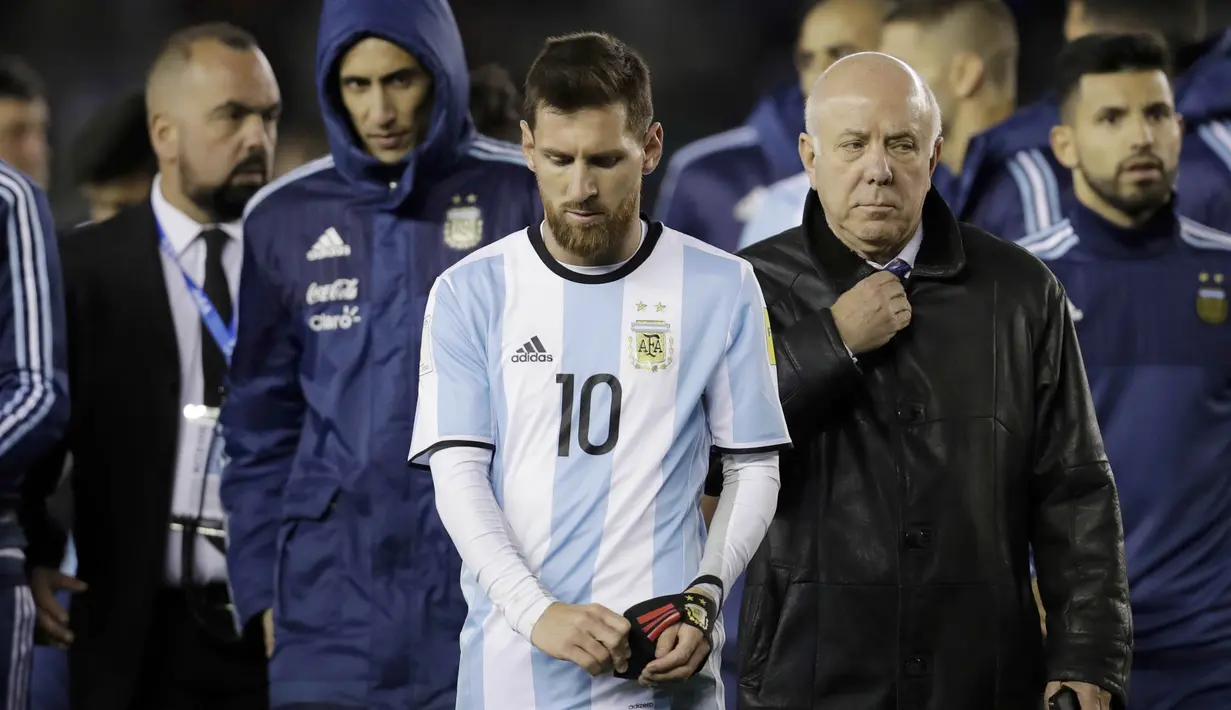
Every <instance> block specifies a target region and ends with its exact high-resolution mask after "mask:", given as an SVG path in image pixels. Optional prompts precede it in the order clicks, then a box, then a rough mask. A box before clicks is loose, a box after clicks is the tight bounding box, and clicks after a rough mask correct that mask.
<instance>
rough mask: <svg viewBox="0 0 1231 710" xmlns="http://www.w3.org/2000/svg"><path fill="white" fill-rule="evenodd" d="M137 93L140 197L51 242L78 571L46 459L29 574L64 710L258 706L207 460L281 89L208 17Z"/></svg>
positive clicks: (32, 496)
mask: <svg viewBox="0 0 1231 710" xmlns="http://www.w3.org/2000/svg"><path fill="white" fill-rule="evenodd" d="M146 103H147V107H148V113H149V130H150V140H151V143H152V144H153V147H154V151H155V153H156V154H157V156H158V167H159V175H158V177H157V178H155V181H154V185H153V188H152V190H151V193H150V199H149V201H147V202H145V203H144V204H142V205H139V206H137V207H133V208H130V209H128V210H125V211H123V212H121V213H119V214H118V215H117V216H115V217H113V218H112V219H110V220H107V221H105V222H100V223H96V224H91V225H88V226H85V227H82V228H81V229H79V230H76V231H75V232H73V233H70V234H69V235H67V236H66V237H65V238H64V240H63V246H62V251H63V255H64V256H63V263H64V272H65V281H66V291H67V296H66V301H67V312H68V324H69V325H68V331H69V342H70V355H69V378H70V387H71V390H70V391H71V392H72V404H73V406H74V409H75V412H74V414H73V416H72V418H71V421H70V424H69V433H68V438H67V441H66V446H65V447H64V448H65V449H66V450H67V451H69V452H71V453H72V455H73V467H74V468H73V480H72V485H73V493H74V499H75V505H74V513H73V533H74V538H75V540H76V541H77V553H78V560H79V567H78V570H79V577H80V580H79V581H78V580H73V579H71V578H68V577H65V576H64V575H62V574H61V573H60V572H58V571H56V567H57V566H58V564H59V560H60V555H61V553H62V552H63V544H62V536H58V535H57V534H56V533H55V532H54V529H53V528H52V527H51V526H50V525H49V524H46V523H47V518H46V516H45V515H43V514H41V513H43V512H45V511H42V510H40V508H41V507H42V501H44V500H45V497H46V494H47V493H48V492H49V490H50V488H51V487H53V486H54V484H55V481H56V479H57V478H58V475H59V472H60V467H61V465H62V457H60V458H58V459H57V460H53V461H47V462H46V465H45V466H44V467H42V470H41V472H40V474H39V475H35V476H32V477H31V480H30V484H29V485H28V486H27V490H26V498H27V507H28V509H29V510H28V513H29V514H28V517H29V519H30V520H31V521H32V523H31V531H30V535H29V537H30V550H29V557H30V561H31V565H32V567H33V569H32V584H31V587H32V589H33V593H34V596H35V601H36V603H37V606H38V617H39V625H40V627H41V628H42V630H43V631H44V632H45V633H46V634H47V635H48V636H49V637H50V638H51V639H53V640H54V641H56V642H58V643H60V644H62V645H66V646H69V664H70V679H71V680H70V687H71V695H72V703H73V707H74V708H77V710H145V709H147V708H148V709H149V710H179V709H181V708H198V707H210V708H213V707H219V708H222V707H225V708H228V709H229V710H247V709H248V708H264V707H267V706H268V698H267V690H266V673H265V663H266V661H265V653H264V643H263V638H262V633H261V629H260V628H259V626H254V627H253V628H248V629H245V630H244V633H243V634H242V635H237V634H235V632H234V627H233V626H232V624H231V621H230V619H231V615H230V614H229V613H228V611H227V609H228V606H229V598H228V595H227V587H226V565H225V555H224V553H223V550H222V547H223V546H222V543H221V541H222V539H223V536H222V529H221V527H222V526H221V522H222V521H221V512H220V510H221V509H220V506H219V505H218V503H217V494H216V491H217V485H216V480H217V479H216V473H217V470H218V468H219V466H218V463H219V462H218V460H217V459H216V458H215V457H214V456H212V455H211V454H212V452H214V451H215V450H216V449H217V446H216V442H215V441H214V438H215V437H214V433H215V431H216V428H215V426H214V425H213V422H214V421H215V420H216V416H217V415H216V412H217V408H218V407H219V405H220V404H221V400H222V395H223V391H222V389H223V379H224V377H225V373H226V363H227V358H229V356H230V350H231V347H232V343H233V339H234V319H233V313H234V310H235V308H234V303H233V302H234V299H235V296H236V293H237V290H238V279H239V273H240V261H241V258H242V248H241V243H240V240H241V238H242V234H241V230H240V218H241V216H242V213H243V208H244V206H245V204H246V203H247V202H248V200H249V198H251V197H252V195H253V194H254V193H255V192H256V191H257V190H258V189H259V188H260V187H262V186H263V185H264V184H266V183H267V182H268V180H269V175H270V171H271V167H272V157H273V152H274V145H275V141H276V138H277V133H276V131H277V129H276V122H277V118H278V112H279V105H280V96H279V91H278V85H277V82H276V80H275V79H274V76H273V73H272V71H271V70H270V67H269V64H268V62H267V61H266V59H265V57H264V55H263V54H262V53H261V51H260V49H259V48H258V47H257V45H256V42H255V40H254V39H253V38H252V37H251V36H250V35H249V34H248V33H246V32H244V31H243V30H240V29H238V28H235V27H231V26H229V25H204V26H199V27H194V28H190V29H188V30H185V31H183V32H180V33H178V34H177V35H175V36H174V37H172V38H171V39H170V40H169V41H168V43H167V45H166V47H165V48H164V50H163V51H162V53H161V54H160V55H159V57H158V59H157V60H156V61H155V63H154V66H153V68H152V70H151V72H150V75H149V80H148V82H147V86H146ZM62 588H72V589H73V590H74V591H75V592H77V594H76V596H75V598H74V599H73V603H72V615H71V619H69V618H68V616H69V615H68V614H67V613H65V611H64V609H63V608H62V607H61V606H60V605H59V604H58V603H57V601H56V600H55V596H54V594H55V592H56V591H57V590H58V589H62Z"/></svg>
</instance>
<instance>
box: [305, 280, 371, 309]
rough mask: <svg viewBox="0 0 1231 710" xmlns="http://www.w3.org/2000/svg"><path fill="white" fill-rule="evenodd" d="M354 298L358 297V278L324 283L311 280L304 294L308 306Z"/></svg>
mask: <svg viewBox="0 0 1231 710" xmlns="http://www.w3.org/2000/svg"><path fill="white" fill-rule="evenodd" d="M356 298H359V279H338V280H337V281H334V282H333V283H325V284H318V283H316V282H315V281H313V282H312V283H310V284H308V293H307V296H306V299H307V302H308V305H309V306H312V305H315V304H317V303H333V302H335V301H353V300H355V299H356Z"/></svg>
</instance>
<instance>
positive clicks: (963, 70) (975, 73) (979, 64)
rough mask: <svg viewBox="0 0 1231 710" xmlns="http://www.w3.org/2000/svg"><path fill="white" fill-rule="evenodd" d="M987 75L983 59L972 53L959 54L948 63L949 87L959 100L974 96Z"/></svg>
mask: <svg viewBox="0 0 1231 710" xmlns="http://www.w3.org/2000/svg"><path fill="white" fill-rule="evenodd" d="M986 74H987V67H986V66H985V65H984V63H983V58H982V57H980V56H979V55H977V54H975V53H974V52H959V53H958V54H957V55H955V56H954V57H953V59H952V61H950V62H949V76H948V81H949V87H950V89H952V91H953V95H954V96H956V97H957V98H959V99H968V98H970V97H971V96H974V94H975V92H977V91H978V90H979V87H981V86H982V85H983V81H984V79H985V77H986Z"/></svg>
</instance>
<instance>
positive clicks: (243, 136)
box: [240, 113, 278, 156]
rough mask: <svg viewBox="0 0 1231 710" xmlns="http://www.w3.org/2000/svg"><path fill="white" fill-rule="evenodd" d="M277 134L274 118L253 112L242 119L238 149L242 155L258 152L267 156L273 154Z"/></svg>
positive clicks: (276, 124)
mask: <svg viewBox="0 0 1231 710" xmlns="http://www.w3.org/2000/svg"><path fill="white" fill-rule="evenodd" d="M277 136H278V123H277V121H276V120H274V119H271V118H266V117H265V116H262V115H260V114H257V113H253V114H251V115H249V116H248V117H247V118H246V119H245V120H244V127H243V130H242V131H241V132H240V140H241V141H242V144H241V146H240V149H241V151H242V153H243V154H244V155H251V154H254V153H260V152H263V153H264V154H265V155H267V156H269V155H273V152H274V143H275V142H276V141H277V140H278V138H277Z"/></svg>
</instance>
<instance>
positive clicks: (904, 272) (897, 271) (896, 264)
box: [885, 259, 910, 281]
mask: <svg viewBox="0 0 1231 710" xmlns="http://www.w3.org/2000/svg"><path fill="white" fill-rule="evenodd" d="M885 271H888V272H889V273H891V274H893V275H894V276H896V277H898V278H899V279H902V280H903V281H905V280H906V277H907V276H910V264H908V263H906V262H905V261H903V260H902V259H894V260H893V261H891V262H889V263H888V264H885Z"/></svg>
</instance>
